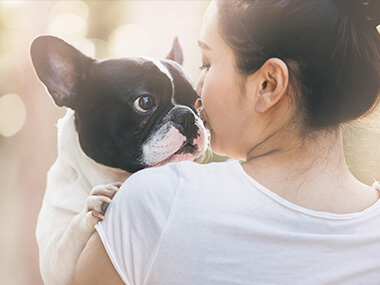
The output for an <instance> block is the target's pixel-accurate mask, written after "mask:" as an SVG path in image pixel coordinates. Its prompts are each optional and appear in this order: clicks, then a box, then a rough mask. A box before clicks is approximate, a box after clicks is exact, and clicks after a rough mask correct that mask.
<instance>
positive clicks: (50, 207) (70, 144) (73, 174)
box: [36, 109, 130, 284]
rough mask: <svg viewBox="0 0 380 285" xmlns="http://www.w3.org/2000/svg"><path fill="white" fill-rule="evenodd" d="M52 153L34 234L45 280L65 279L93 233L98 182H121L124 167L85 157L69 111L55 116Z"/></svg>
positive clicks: (60, 281)
mask: <svg viewBox="0 0 380 285" xmlns="http://www.w3.org/2000/svg"><path fill="white" fill-rule="evenodd" d="M57 127H58V158H57V160H56V162H55V163H54V164H53V166H52V167H51V169H50V170H49V172H48V177H47V187H46V192H45V196H44V200H43V204H42V208H41V211H40V214H39V216H38V222H37V229H36V237H37V243H38V246H39V256H40V270H41V275H42V278H43V280H44V282H45V284H66V283H67V282H68V280H69V278H70V276H71V273H72V271H73V269H74V266H75V263H76V261H77V259H78V257H79V255H80V253H81V252H82V250H83V248H84V246H85V245H86V243H87V241H88V240H89V238H90V236H91V235H92V233H93V232H94V225H95V224H96V223H97V222H98V218H96V217H94V216H93V215H92V213H91V210H90V209H95V210H96V209H99V210H98V211H99V212H100V207H101V204H102V203H103V201H105V199H104V198H105V197H102V196H91V189H92V188H94V187H95V186H97V185H100V184H108V183H112V182H116V181H120V182H123V181H124V180H125V179H126V178H128V176H129V175H130V174H129V173H128V172H126V171H122V170H119V169H115V168H111V167H107V166H104V165H101V164H99V163H96V162H95V161H94V160H92V159H91V158H89V157H88V156H87V155H86V154H85V153H84V152H83V150H82V149H81V147H80V145H79V138H78V133H77V131H76V130H75V124H74V111H73V110H71V109H68V110H67V113H66V115H65V116H64V117H63V118H62V119H60V120H59V121H58V125H57Z"/></svg>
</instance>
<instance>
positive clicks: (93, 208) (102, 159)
mask: <svg viewBox="0 0 380 285" xmlns="http://www.w3.org/2000/svg"><path fill="white" fill-rule="evenodd" d="M31 58H32V62H33V65H34V68H35V70H36V73H37V76H38V77H39V79H40V80H41V81H42V83H43V84H44V85H45V86H46V87H47V90H48V92H49V93H50V95H51V97H52V98H53V100H54V102H55V103H56V104H57V105H58V106H66V107H68V109H67V113H66V115H65V116H64V117H63V118H62V119H60V120H59V121H58V158H57V161H56V162H55V163H54V165H53V166H52V167H51V169H50V171H49V173H48V178H47V188H46V192H45V196H44V200H43V204H42V208H41V211H40V214H39V217H38V223H37V229H36V236H37V242H38V246H39V255H40V269H41V275H42V277H43V280H44V282H45V283H46V284H65V283H67V281H68V279H69V278H70V275H71V273H72V271H73V268H74V266H75V263H76V261H77V259H78V257H79V255H80V253H81V251H82V250H83V248H84V246H85V245H86V243H87V241H88V239H89V238H90V236H91V235H92V233H93V232H94V225H95V224H96V223H97V222H98V221H99V219H103V218H104V216H103V214H104V211H105V209H106V207H104V205H108V204H107V203H109V202H110V201H111V199H110V198H112V197H113V194H114V192H113V191H117V189H118V188H117V187H116V186H120V184H117V183H115V184H112V183H113V182H115V181H124V180H125V179H126V178H127V177H128V176H129V175H130V174H131V173H133V172H136V171H138V170H140V169H143V168H146V167H151V166H158V165H163V164H165V163H168V162H175V161H181V160H196V159H198V158H200V157H201V156H202V154H203V153H204V151H205V150H206V144H207V137H206V131H205V129H204V127H203V124H202V121H201V120H200V119H199V118H198V117H197V116H196V114H195V109H194V107H193V105H194V103H195V101H196V99H197V94H196V92H195V90H194V88H193V86H192V85H191V83H190V81H189V80H188V77H187V76H186V75H185V74H184V73H183V70H182V68H181V66H180V65H179V64H178V63H176V62H175V61H173V60H175V59H177V61H179V62H180V63H182V51H181V49H180V47H179V45H178V42H176V41H175V43H174V45H173V49H172V51H171V52H170V54H169V56H168V58H167V59H164V60H156V59H152V58H143V57H128V58H117V59H108V60H104V61H98V60H95V59H92V58H89V57H87V56H85V55H83V54H82V53H81V52H80V51H78V50H77V49H75V48H74V47H73V46H71V45H69V44H68V43H66V42H65V41H63V40H61V39H59V38H56V37H52V36H40V37H38V38H36V39H35V40H34V41H33V43H32V45H31ZM97 185H100V186H97ZM95 186H97V187H95ZM91 189H92V190H91ZM111 192H113V193H111Z"/></svg>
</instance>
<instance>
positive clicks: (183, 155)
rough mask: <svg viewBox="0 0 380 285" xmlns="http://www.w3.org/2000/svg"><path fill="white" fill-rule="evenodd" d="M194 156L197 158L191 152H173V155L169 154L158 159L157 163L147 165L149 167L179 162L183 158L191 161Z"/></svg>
mask: <svg viewBox="0 0 380 285" xmlns="http://www.w3.org/2000/svg"><path fill="white" fill-rule="evenodd" d="M196 158H197V156H196V155H194V154H191V153H181V154H173V155H171V156H169V157H168V158H167V159H165V160H163V161H160V162H159V163H156V164H154V165H152V166H149V167H157V166H162V165H165V164H167V163H171V162H180V161H184V160H191V161H193V160H195V159H196Z"/></svg>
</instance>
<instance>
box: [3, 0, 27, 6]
mask: <svg viewBox="0 0 380 285" xmlns="http://www.w3.org/2000/svg"><path fill="white" fill-rule="evenodd" d="M0 4H1V5H3V6H7V7H18V6H21V5H23V4H24V1H23V0H12V1H10V0H1V1H0Z"/></svg>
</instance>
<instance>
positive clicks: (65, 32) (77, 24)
mask: <svg viewBox="0 0 380 285" xmlns="http://www.w3.org/2000/svg"><path fill="white" fill-rule="evenodd" d="M48 33H49V34H53V35H56V36H58V37H84V36H85V35H86V33H87V23H86V20H85V19H83V18H82V17H80V16H78V15H75V14H61V15H58V16H56V17H54V18H52V19H51V20H50V22H49V28H48Z"/></svg>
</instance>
